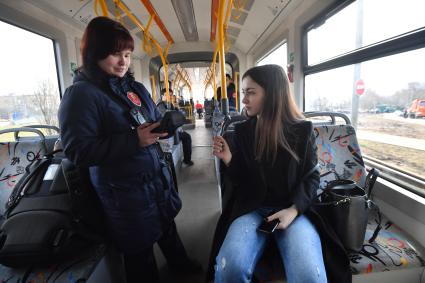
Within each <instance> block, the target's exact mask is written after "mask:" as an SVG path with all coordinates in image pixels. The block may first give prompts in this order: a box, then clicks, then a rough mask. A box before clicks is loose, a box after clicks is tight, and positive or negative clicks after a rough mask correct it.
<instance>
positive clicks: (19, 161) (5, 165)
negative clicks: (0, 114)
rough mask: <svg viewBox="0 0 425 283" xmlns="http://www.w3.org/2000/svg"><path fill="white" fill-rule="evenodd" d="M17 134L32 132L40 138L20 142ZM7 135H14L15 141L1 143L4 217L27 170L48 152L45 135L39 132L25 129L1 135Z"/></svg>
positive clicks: (0, 204)
mask: <svg viewBox="0 0 425 283" xmlns="http://www.w3.org/2000/svg"><path fill="white" fill-rule="evenodd" d="M17 132H32V133H36V134H37V135H38V136H39V137H33V138H25V139H22V140H20V139H19V138H17V134H16V133H17ZM7 133H14V134H15V141H13V142H0V215H3V213H4V211H5V204H6V202H7V200H8V198H9V196H10V193H11V192H12V190H13V188H14V187H15V185H16V183H18V181H19V180H20V179H21V177H22V176H23V174H24V172H25V168H26V167H27V166H28V165H29V164H31V163H32V162H34V161H35V160H37V159H40V158H42V157H43V155H44V154H45V153H46V150H47V149H46V143H45V138H44V135H43V133H42V132H40V131H39V130H36V129H33V128H26V127H24V128H16V129H7V130H2V131H0V135H3V134H7ZM3 136H4V135H3ZM0 137H1V136H0Z"/></svg>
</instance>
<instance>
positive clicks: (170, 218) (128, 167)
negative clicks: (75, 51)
mask: <svg viewBox="0 0 425 283" xmlns="http://www.w3.org/2000/svg"><path fill="white" fill-rule="evenodd" d="M133 49H134V41H133V38H132V37H131V35H130V33H129V32H128V30H127V29H126V28H125V27H124V26H123V25H121V24H120V23H118V22H116V21H113V20H111V19H108V18H106V17H97V18H94V19H93V20H92V21H91V22H90V23H89V24H88V26H87V28H86V30H85V32H84V35H83V39H82V43H81V55H82V61H83V64H82V67H81V68H80V69H79V70H78V71H77V73H76V76H75V78H74V83H73V85H72V86H70V87H69V88H68V89H67V90H66V92H65V95H64V97H63V99H62V101H61V105H60V109H59V123H60V128H61V139H62V143H63V147H64V152H65V155H66V156H67V157H68V158H69V159H70V160H71V161H72V162H74V163H75V164H76V165H78V166H81V167H87V168H89V172H90V179H91V181H92V184H93V186H94V188H95V190H96V193H97V195H98V196H99V199H100V201H101V203H102V206H103V209H104V212H105V215H106V221H107V224H108V228H109V230H110V232H111V236H112V239H113V240H114V241H115V242H116V244H117V246H118V248H119V249H120V250H121V251H122V252H123V254H124V262H125V270H126V276H127V282H128V283H132V282H149V283H150V282H158V281H159V276H158V270H157V267H156V263H155V259H154V255H153V244H154V243H155V242H157V241H159V244H160V246H161V248H165V250H164V249H163V252H164V254H165V256H166V258H167V260H168V261H169V263H170V260H171V261H173V260H174V262H176V263H177V264H178V263H179V262H182V263H185V260H186V259H187V255H186V253H185V250H184V247H183V245H182V243H181V241H180V239H179V238H178V235H177V231H176V227H175V223H174V217H175V216H176V215H177V213H178V212H179V210H180V208H181V201H180V199H179V197H178V195H177V192H176V190H175V188H174V184H173V179H172V177H171V175H170V172H169V170H168V167H167V164H166V163H165V161H164V159H163V158H162V155H161V152H160V151H159V150H158V146H157V144H156V142H157V141H158V139H159V138H161V137H163V136H166V135H167V133H152V132H151V130H153V129H154V128H156V127H157V126H158V125H159V123H152V121H158V120H159V119H160V118H161V114H160V113H159V111H158V110H157V109H156V106H155V104H154V102H153V101H152V99H151V98H150V95H149V93H148V91H147V90H146V88H145V87H144V86H143V85H142V84H141V83H139V82H136V81H135V80H134V77H133V75H132V73H130V72H129V66H130V58H131V54H132V51H133ZM130 109H132V110H136V111H137V113H138V114H139V115H138V121H137V122H136V121H134V119H132V116H131V115H130Z"/></svg>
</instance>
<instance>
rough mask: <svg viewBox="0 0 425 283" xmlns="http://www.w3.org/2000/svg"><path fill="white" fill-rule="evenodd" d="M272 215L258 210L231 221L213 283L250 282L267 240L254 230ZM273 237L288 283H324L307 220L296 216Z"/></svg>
mask: <svg viewBox="0 0 425 283" xmlns="http://www.w3.org/2000/svg"><path fill="white" fill-rule="evenodd" d="M271 212H272V209H270V208H261V209H258V210H256V211H254V212H251V213H247V214H245V215H242V216H240V217H238V218H237V219H235V220H234V221H233V223H232V224H231V225H230V228H229V230H228V232H227V234H226V238H225V240H224V242H223V245H222V246H221V249H220V252H219V253H218V256H217V258H216V265H215V281H214V282H215V283H237V282H251V279H252V275H253V272H254V269H255V266H256V264H257V262H258V260H259V259H260V257H261V255H262V253H263V251H264V247H265V244H266V239H267V234H264V233H263V232H259V231H257V228H258V226H259V225H260V223H261V221H262V220H263V218H264V217H266V216H267V215H269V214H270V213H271ZM273 236H274V238H275V241H276V243H277V247H278V248H279V252H280V255H281V257H282V259H283V262H284V268H285V274H286V280H287V282H288V283H326V282H327V278H326V270H325V266H324V262H323V255H322V247H321V242H320V237H319V235H318V233H317V231H316V228H315V227H314V226H313V224H312V223H311V222H310V221H309V220H308V219H307V217H305V216H304V215H300V216H298V217H297V218H295V219H294V221H293V222H292V223H291V225H289V227H288V228H286V229H285V230H280V229H279V230H275V232H273Z"/></svg>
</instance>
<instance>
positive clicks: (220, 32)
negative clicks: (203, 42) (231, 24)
mask: <svg viewBox="0 0 425 283" xmlns="http://www.w3.org/2000/svg"><path fill="white" fill-rule="evenodd" d="M229 1H232V0H229ZM225 3H226V0H220V5H219V10H218V53H219V59H220V75H221V99H222V100H223V99H227V89H226V68H225V64H226V58H225V56H224V18H223V17H224V8H225V6H224V4H225Z"/></svg>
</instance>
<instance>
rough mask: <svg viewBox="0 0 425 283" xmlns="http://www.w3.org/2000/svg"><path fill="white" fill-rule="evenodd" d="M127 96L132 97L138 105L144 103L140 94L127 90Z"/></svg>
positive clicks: (131, 99) (132, 100)
mask: <svg viewBox="0 0 425 283" xmlns="http://www.w3.org/2000/svg"><path fill="white" fill-rule="evenodd" d="M127 98H128V99H130V101H131V102H133V104H134V105H137V106H139V107H140V106H141V105H142V102H141V101H140V98H139V96H138V95H137V94H135V93H134V92H132V91H129V92H127Z"/></svg>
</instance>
